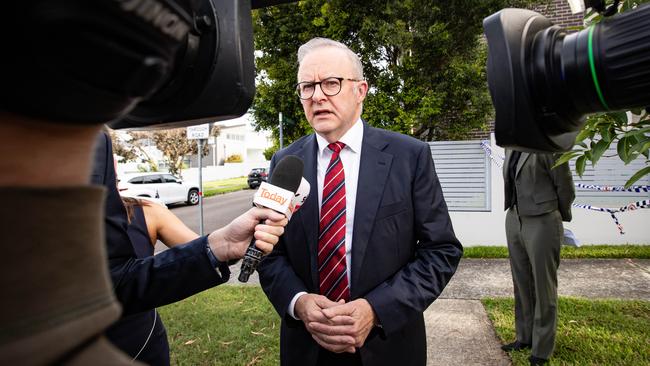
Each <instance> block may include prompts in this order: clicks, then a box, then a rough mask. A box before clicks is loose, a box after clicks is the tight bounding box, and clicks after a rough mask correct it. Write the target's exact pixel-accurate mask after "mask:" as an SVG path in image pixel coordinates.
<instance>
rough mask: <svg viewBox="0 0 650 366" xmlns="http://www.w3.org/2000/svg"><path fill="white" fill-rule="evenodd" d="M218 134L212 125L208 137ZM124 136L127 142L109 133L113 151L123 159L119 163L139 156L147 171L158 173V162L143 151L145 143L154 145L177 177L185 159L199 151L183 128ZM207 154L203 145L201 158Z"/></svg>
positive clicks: (205, 146) (217, 130) (219, 130)
mask: <svg viewBox="0 0 650 366" xmlns="http://www.w3.org/2000/svg"><path fill="white" fill-rule="evenodd" d="M220 133H221V129H220V127H219V126H217V125H214V126H213V127H212V129H211V130H210V137H216V136H219V134H220ZM125 135H126V136H128V141H127V142H123V140H121V139H119V138H118V137H117V135H116V134H115V132H114V131H113V132H112V133H111V139H112V141H113V149H114V151H115V153H116V154H117V155H120V156H122V157H123V159H121V160H120V161H119V162H126V161H132V160H135V158H137V157H138V156H139V157H141V158H143V160H145V161H146V162H147V164H148V165H149V171H158V162H157V161H155V159H153V158H152V157H151V155H150V154H149V153H148V152H147V149H145V146H146V141H151V142H153V144H155V146H156V148H157V149H158V150H160V151H161V152H162V154H163V157H164V159H165V163H166V164H167V166H168V170H169V172H170V173H171V174H174V175H178V176H180V175H181V169H182V168H183V160H184V159H185V157H186V156H188V155H194V154H197V153H198V149H199V148H198V144H197V143H196V141H195V140H188V139H187V132H186V129H185V128H176V129H170V130H154V131H126V132H125ZM209 153H210V148H209V146H208V145H207V144H205V145H203V156H207V155H208V154H209ZM122 154H124V155H122Z"/></svg>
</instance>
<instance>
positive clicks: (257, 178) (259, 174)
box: [248, 168, 269, 189]
mask: <svg viewBox="0 0 650 366" xmlns="http://www.w3.org/2000/svg"><path fill="white" fill-rule="evenodd" d="M268 175H269V172H268V169H266V168H253V170H251V172H250V173H248V186H249V187H250V188H251V189H255V188H257V187H259V186H260V184H262V182H266V178H267V177H268Z"/></svg>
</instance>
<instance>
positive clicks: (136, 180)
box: [129, 177, 143, 184]
mask: <svg viewBox="0 0 650 366" xmlns="http://www.w3.org/2000/svg"><path fill="white" fill-rule="evenodd" d="M142 181H143V177H135V178H131V180H129V183H131V184H142Z"/></svg>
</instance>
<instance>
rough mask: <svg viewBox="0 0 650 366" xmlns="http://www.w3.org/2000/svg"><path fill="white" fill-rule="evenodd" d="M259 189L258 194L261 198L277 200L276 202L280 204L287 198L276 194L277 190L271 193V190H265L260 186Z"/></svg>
mask: <svg viewBox="0 0 650 366" xmlns="http://www.w3.org/2000/svg"><path fill="white" fill-rule="evenodd" d="M260 191H261V193H260V196H261V197H262V198H266V199H269V200H272V201H275V202H277V203H279V204H281V205H284V203H285V202H287V199H286V198H284V197H282V196H280V195H278V193H277V192H274V193H271V192H269V191H268V190H266V189H264V188H260Z"/></svg>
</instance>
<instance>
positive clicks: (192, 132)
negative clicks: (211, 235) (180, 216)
mask: <svg viewBox="0 0 650 366" xmlns="http://www.w3.org/2000/svg"><path fill="white" fill-rule="evenodd" d="M208 137H210V124H209V123H205V124H202V125H197V126H189V127H187V139H188V140H196V143H197V145H198V148H199V154H198V155H199V234H200V235H201V236H203V174H202V172H203V141H205V140H207V139H208Z"/></svg>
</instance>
